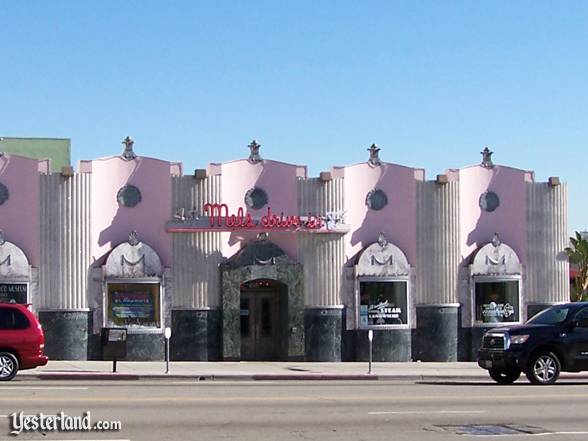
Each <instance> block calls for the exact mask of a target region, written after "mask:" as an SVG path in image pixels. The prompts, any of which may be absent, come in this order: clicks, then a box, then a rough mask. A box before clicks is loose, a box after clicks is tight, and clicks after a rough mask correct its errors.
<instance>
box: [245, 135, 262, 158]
mask: <svg viewBox="0 0 588 441" xmlns="http://www.w3.org/2000/svg"><path fill="white" fill-rule="evenodd" d="M247 147H249V150H251V152H250V153H249V162H251V163H252V164H257V163H258V162H261V161H262V160H263V159H261V156H260V155H259V148H260V147H261V144H258V143H257V141H256V140H255V139H254V140H253V141H251V144H249V145H248V146H247Z"/></svg>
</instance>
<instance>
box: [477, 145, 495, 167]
mask: <svg viewBox="0 0 588 441" xmlns="http://www.w3.org/2000/svg"><path fill="white" fill-rule="evenodd" d="M480 153H481V154H482V164H481V165H482V167H484V168H492V167H494V163H493V162H492V154H493V153H494V152H491V151H490V149H489V148H488V147H484V150H482V151H481V152H480Z"/></svg>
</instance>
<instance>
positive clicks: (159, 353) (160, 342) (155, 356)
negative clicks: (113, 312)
mask: <svg viewBox="0 0 588 441" xmlns="http://www.w3.org/2000/svg"><path fill="white" fill-rule="evenodd" d="M125 360H126V361H161V360H165V338H164V337H163V333H158V334H131V333H128V334H127V357H126V358H125Z"/></svg>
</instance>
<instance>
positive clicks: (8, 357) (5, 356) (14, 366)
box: [0, 352, 18, 381]
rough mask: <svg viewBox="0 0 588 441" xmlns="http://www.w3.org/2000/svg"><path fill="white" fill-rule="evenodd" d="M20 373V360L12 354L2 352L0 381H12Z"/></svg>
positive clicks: (0, 356)
mask: <svg viewBox="0 0 588 441" xmlns="http://www.w3.org/2000/svg"><path fill="white" fill-rule="evenodd" d="M17 372H18V360H17V358H16V357H15V356H14V354H11V353H10V352H0V381H10V380H12V379H13V378H14V376H15V375H16V373H17Z"/></svg>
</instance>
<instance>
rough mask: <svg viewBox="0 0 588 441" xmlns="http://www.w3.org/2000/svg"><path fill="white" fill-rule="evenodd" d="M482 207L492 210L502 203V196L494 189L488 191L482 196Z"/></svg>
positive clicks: (488, 210) (480, 202)
mask: <svg viewBox="0 0 588 441" xmlns="http://www.w3.org/2000/svg"><path fill="white" fill-rule="evenodd" d="M479 204H480V208H481V209H482V210H484V211H487V212H492V211H494V210H496V209H497V208H498V206H499V205H500V198H499V197H498V195H497V194H496V193H494V192H493V191H487V192H486V193H482V195H481V196H480V201H479Z"/></svg>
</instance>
